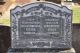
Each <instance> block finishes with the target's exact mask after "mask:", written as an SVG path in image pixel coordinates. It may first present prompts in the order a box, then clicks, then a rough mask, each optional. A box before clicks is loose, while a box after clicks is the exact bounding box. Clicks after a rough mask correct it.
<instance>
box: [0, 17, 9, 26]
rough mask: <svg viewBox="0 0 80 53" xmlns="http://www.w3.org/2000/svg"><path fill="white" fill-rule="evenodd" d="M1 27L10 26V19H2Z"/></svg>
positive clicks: (0, 20)
mask: <svg viewBox="0 0 80 53" xmlns="http://www.w3.org/2000/svg"><path fill="white" fill-rule="evenodd" d="M0 25H5V26H10V19H9V18H0Z"/></svg>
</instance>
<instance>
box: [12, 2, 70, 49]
mask: <svg viewBox="0 0 80 53" xmlns="http://www.w3.org/2000/svg"><path fill="white" fill-rule="evenodd" d="M71 20H72V13H71V10H70V9H68V8H67V7H65V6H60V5H57V4H52V3H48V2H37V3H31V4H28V5H25V6H22V7H20V6H17V7H16V8H14V9H12V10H11V37H12V41H11V42H12V43H11V46H12V48H53V49H55V48H56V49H61V48H63V49H65V48H71V47H72V44H71V42H72V41H71V35H72V34H71V33H72V32H71V24H72V21H71Z"/></svg>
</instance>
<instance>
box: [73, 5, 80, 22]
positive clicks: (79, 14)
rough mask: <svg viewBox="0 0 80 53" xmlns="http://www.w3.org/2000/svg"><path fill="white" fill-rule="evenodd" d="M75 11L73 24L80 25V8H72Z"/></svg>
mask: <svg viewBox="0 0 80 53" xmlns="http://www.w3.org/2000/svg"><path fill="white" fill-rule="evenodd" d="M72 10H73V20H72V22H73V23H80V7H76V6H74V7H72Z"/></svg>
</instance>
